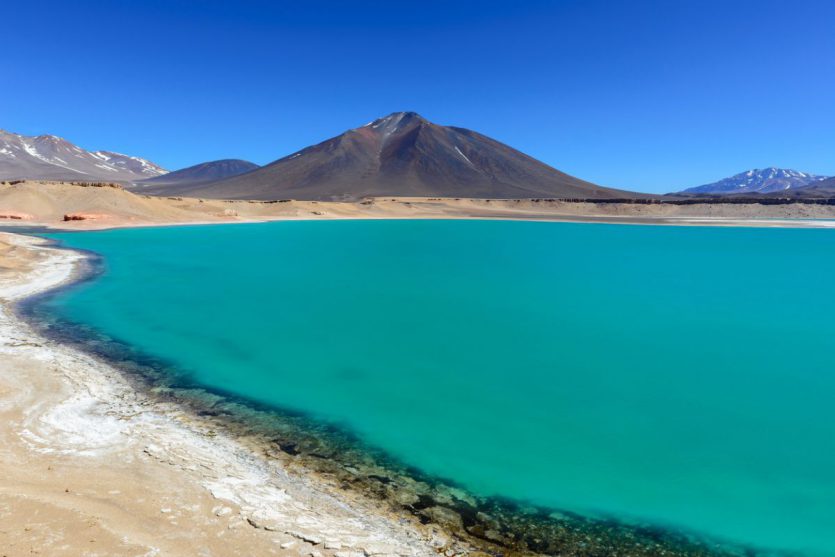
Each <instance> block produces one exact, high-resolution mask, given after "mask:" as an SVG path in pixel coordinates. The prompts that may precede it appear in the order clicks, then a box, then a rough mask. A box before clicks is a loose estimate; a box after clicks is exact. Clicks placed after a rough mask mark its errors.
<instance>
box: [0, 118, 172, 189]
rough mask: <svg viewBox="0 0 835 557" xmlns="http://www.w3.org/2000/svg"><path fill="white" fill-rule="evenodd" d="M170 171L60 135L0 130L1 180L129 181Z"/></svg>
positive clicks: (148, 162) (146, 161)
mask: <svg viewBox="0 0 835 557" xmlns="http://www.w3.org/2000/svg"><path fill="white" fill-rule="evenodd" d="M167 172H168V171H167V170H165V169H164V168H162V167H161V166H159V165H157V164H155V163H153V162H151V161H149V160H148V159H144V158H141V157H134V156H130V155H124V154H121V153H116V152H114V151H104V150H100V151H87V150H85V149H82V148H81V147H78V146H77V145H75V144H74V143H71V142H70V141H67V140H66V139H64V138H62V137H58V136H57V135H49V134H44V135H37V136H26V135H21V134H17V133H13V132H9V131H5V130H0V180H21V179H28V180H67V181H87V182H90V181H105V182H129V181H132V180H138V179H142V178H151V177H156V176H161V175H163V174H165V173H167Z"/></svg>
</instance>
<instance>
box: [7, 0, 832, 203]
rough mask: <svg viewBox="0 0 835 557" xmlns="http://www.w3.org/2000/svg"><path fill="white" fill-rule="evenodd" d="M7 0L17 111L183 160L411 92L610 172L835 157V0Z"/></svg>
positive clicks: (354, 118) (718, 173) (420, 107)
mask: <svg viewBox="0 0 835 557" xmlns="http://www.w3.org/2000/svg"><path fill="white" fill-rule="evenodd" d="M25 4H28V5H24V3H23V2H14V3H11V4H10V5H7V6H4V9H3V19H4V28H5V33H4V37H5V40H4V41H3V44H4V46H3V51H2V54H0V80H2V82H3V86H2V88H0V91H2V92H0V128H3V129H7V130H9V131H14V132H18V133H24V134H39V133H53V134H56V135H60V136H62V137H66V138H67V139H69V140H71V141H73V142H75V143H77V144H79V145H81V146H82V147H85V148H88V149H109V150H114V151H119V152H125V153H129V154H133V155H139V156H143V157H147V158H149V159H151V160H153V161H155V162H157V163H159V164H162V165H163V166H165V167H167V168H170V169H176V168H180V167H183V166H188V165H191V164H195V163H198V162H203V161H206V160H213V159H219V158H244V159H249V160H252V161H253V162H257V163H260V164H263V163H267V162H270V161H272V160H275V159H277V158H279V157H281V156H284V155H286V154H289V153H292V152H294V151H296V150H298V149H299V148H301V147H304V146H306V145H309V144H312V143H317V142H319V141H322V140H324V139H326V138H328V137H331V136H333V135H336V134H338V133H341V132H342V131H344V130H346V129H349V128H353V127H356V126H359V125H362V124H364V123H366V122H367V121H369V120H372V119H374V118H376V117H379V116H383V115H386V114H388V113H390V112H394V111H398V110H414V111H417V112H419V113H421V114H422V115H424V116H425V117H427V118H428V119H430V120H432V121H434V122H436V123H439V124H451V125H457V126H462V127H467V128H471V129H474V130H477V131H480V132H482V133H485V134H487V135H489V136H491V137H494V138H495V139H498V140H500V141H503V142H505V143H507V144H509V145H511V146H513V147H516V148H517V149H520V150H522V151H525V152H527V153H528V154H530V155H533V156H535V157H537V158H539V159H541V160H543V161H545V162H547V163H548V164H551V165H553V166H555V167H557V168H559V169H561V170H563V171H566V172H569V173H571V174H574V175H576V176H579V177H581V178H584V179H587V180H590V181H593V182H597V183H600V184H604V185H609V186H616V187H622V188H629V189H637V190H642V191H671V190H677V189H680V188H682V187H685V186H693V185H698V184H701V183H705V182H710V181H713V180H715V179H719V178H722V177H725V176H727V175H730V174H734V173H737V172H740V171H742V170H746V169H748V168H755V167H765V166H781V167H788V168H795V169H798V170H804V171H808V172H815V173H819V174H827V175H835V32H833V29H835V2H831V1H828V0H827V1H823V0H821V1H815V2H813V1H804V0H794V1H771V0H759V1H753V0H752V1H739V0H737V1H734V0H727V1H713V0H701V1H695V0H668V1H641V0H633V1H617V0H610V1H599V0H585V1H579V0H577V1H558V0H554V1H551V2H545V1H537V0H525V1H519V0H516V1H508V2H493V1H490V0H481V1H477V2H476V1H471V0H457V1H455V2H448V1H437V0H423V1H420V2H411V1H408V2H394V1H392V0H390V1H387V2H382V1H381V2H359V1H358V2H326V1H310V2H304V1H303V0H296V1H295V2H269V1H249V0H238V1H235V2H228V1H226V2H218V1H213V0H206V1H201V2H190V1H184V0H180V1H177V0H174V1H171V0H169V1H166V2H163V1H145V2H136V1H129V0H126V1H121V2H116V1H114V2H101V1H98V2H92V1H85V0H79V1H75V2H66V1H63V0H62V1H54V0H42V1H40V2H29V3H25Z"/></svg>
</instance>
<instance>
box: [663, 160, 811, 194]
mask: <svg viewBox="0 0 835 557" xmlns="http://www.w3.org/2000/svg"><path fill="white" fill-rule="evenodd" d="M823 180H826V176H817V175H815V174H808V173H806V172H798V171H797V170H790V169H785V168H774V167H771V168H763V169H754V170H748V171H746V172H742V173H740V174H736V175H734V176H731V177H730V178H725V179H724V180H719V181H718V182H713V183H711V184H705V185H703V186H697V187H695V188H688V189H686V190H683V191H681V192H678V193H680V194H710V195H729V194H742V193H755V194H770V193H786V192H787V191H788V190H791V191H792V193H795V192H797V191H798V190H804V189H805V188H807V187H809V186H811V185H814V184H816V183H818V182H821V181H823Z"/></svg>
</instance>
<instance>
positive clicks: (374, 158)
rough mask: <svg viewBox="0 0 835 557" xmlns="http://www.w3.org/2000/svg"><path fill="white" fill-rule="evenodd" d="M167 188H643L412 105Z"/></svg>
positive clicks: (284, 191)
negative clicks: (567, 167)
mask: <svg viewBox="0 0 835 557" xmlns="http://www.w3.org/2000/svg"><path fill="white" fill-rule="evenodd" d="M166 194H167V195H183V196H192V197H206V198H219V199H256V200H257V199H261V200H274V199H301V200H356V199H361V198H363V197H372V196H373V197H379V196H400V197H409V196H414V197H481V198H494V199H498V198H511V199H512V198H538V197H551V198H554V197H562V198H566V197H571V198H584V199H585V198H593V199H600V198H615V197H635V196H638V195H640V194H635V193H632V192H625V191H619V190H614V189H609V188H604V187H601V186H597V185H595V184H592V183H590V182H586V181H583V180H580V179H579V178H575V177H573V176H569V175H568V174H565V173H563V172H560V171H559V170H556V169H554V168H552V167H550V166H548V165H546V164H544V163H542V162H540V161H538V160H536V159H534V158H532V157H530V156H528V155H525V154H524V153H521V152H519V151H517V150H515V149H513V148H511V147H508V146H507V145H504V144H502V143H499V142H498V141H496V140H494V139H490V138H489V137H486V136H484V135H481V134H479V133H476V132H474V131H470V130H467V129H464V128H456V127H450V126H439V125H437V124H433V123H431V122H429V121H428V120H426V119H424V118H422V117H421V116H420V115H418V114H416V113H414V112H396V113H394V114H390V115H389V116H386V117H385V118H380V119H377V120H374V121H373V122H369V123H368V124H366V125H365V126H362V127H360V128H356V129H352V130H349V131H347V132H345V133H343V134H341V135H338V136H336V137H334V138H331V139H328V140H327V141H324V142H322V143H319V144H318V145H313V146H311V147H307V148H305V149H302V150H301V151H299V152H297V153H293V154H291V155H289V156H286V157H284V158H281V159H279V160H277V161H275V162H273V163H271V164H268V165H266V166H264V167H262V168H260V169H258V170H254V171H252V172H247V173H246V174H242V175H239V176H235V177H233V178H227V179H225V180H220V181H218V182H212V183H210V184H206V185H199V186H196V187H195V186H194V185H183V186H174V187H171V188H169V189H167V190H166Z"/></svg>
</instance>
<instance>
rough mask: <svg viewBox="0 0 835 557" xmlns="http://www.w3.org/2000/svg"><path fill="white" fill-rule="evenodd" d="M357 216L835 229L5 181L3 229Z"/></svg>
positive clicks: (784, 222)
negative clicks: (168, 194)
mask: <svg viewBox="0 0 835 557" xmlns="http://www.w3.org/2000/svg"><path fill="white" fill-rule="evenodd" d="M75 213H83V214H85V215H87V216H89V217H92V218H89V219H87V220H82V221H71V222H64V215H66V214H75ZM11 217H19V218H11ZM351 218H355V219H356V218H365V219H392V218H395V219H397V218H402V219H408V218H426V219H428V218H498V219H529V220H555V221H576V222H614V223H627V224H669V225H713V226H792V227H835V222H833V220H832V219H835V206H826V205H811V204H790V205H759V204H745V205H730V204H699V205H636V204H620V203H566V202H559V201H545V200H541V201H534V200H486V199H450V198H443V199H440V198H438V199H426V198H397V199H390V198H385V199H383V198H377V199H373V200H367V201H364V202H357V203H336V202H315V201H286V202H250V201H222V200H210V199H202V200H201V199H190V198H162V197H149V196H141V195H135V194H133V193H131V192H128V191H125V190H123V189H119V188H112V187H82V186H76V185H70V184H61V183H51V182H23V183H19V184H14V185H9V184H3V183H0V223H3V224H4V223H9V224H29V225H32V224H38V225H45V226H50V227H58V228H68V229H91V228H110V227H120V226H148V225H161V224H190V223H192V224H193V223H226V222H247V221H263V220H284V219H351ZM804 219H812V220H804ZM827 219H829V220H827Z"/></svg>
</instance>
